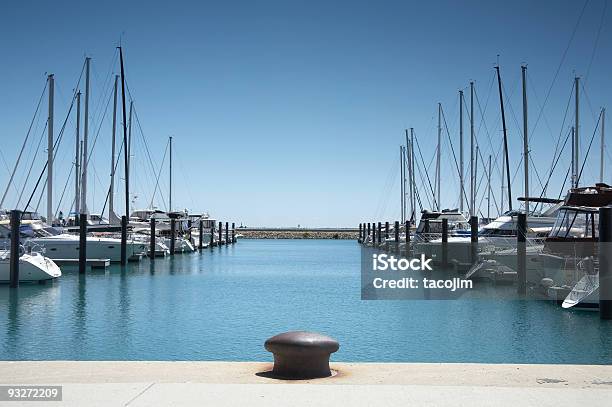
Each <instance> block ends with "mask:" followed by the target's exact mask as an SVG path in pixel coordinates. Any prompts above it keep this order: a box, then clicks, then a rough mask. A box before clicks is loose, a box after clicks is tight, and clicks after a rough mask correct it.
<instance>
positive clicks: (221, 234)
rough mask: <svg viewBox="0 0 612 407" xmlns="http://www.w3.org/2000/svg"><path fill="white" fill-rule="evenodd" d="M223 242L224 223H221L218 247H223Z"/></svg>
mask: <svg viewBox="0 0 612 407" xmlns="http://www.w3.org/2000/svg"><path fill="white" fill-rule="evenodd" d="M222 240H223V222H219V240H218V241H217V245H218V246H219V247H221V244H222V242H221V241H222Z"/></svg>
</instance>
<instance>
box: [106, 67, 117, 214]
mask: <svg viewBox="0 0 612 407" xmlns="http://www.w3.org/2000/svg"><path fill="white" fill-rule="evenodd" d="M118 82H119V75H115V85H114V88H113V130H112V144H111V173H110V190H109V193H108V220H109V222H110V223H112V222H113V219H112V218H113V216H114V214H115V144H116V141H115V138H116V131H117V84H118Z"/></svg>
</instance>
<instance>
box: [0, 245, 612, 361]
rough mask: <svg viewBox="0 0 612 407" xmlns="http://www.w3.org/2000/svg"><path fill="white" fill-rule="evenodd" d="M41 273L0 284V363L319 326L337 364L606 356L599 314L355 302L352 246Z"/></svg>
mask: <svg viewBox="0 0 612 407" xmlns="http://www.w3.org/2000/svg"><path fill="white" fill-rule="evenodd" d="M63 271H64V274H63V275H62V277H61V278H60V279H58V280H56V281H53V282H50V283H49V282H48V283H46V284H32V285H28V284H22V285H21V286H20V288H19V289H18V290H11V289H9V288H8V286H6V285H5V286H0V344H1V345H0V359H2V360H64V359H66V360H227V361H262V360H271V355H270V354H269V353H267V352H266V351H265V350H264V348H263V342H264V340H265V339H266V338H268V337H270V336H272V335H275V334H277V333H279V332H283V331H288V330H311V331H318V332H323V333H325V334H328V335H330V336H332V337H335V338H337V339H338V340H339V342H340V344H341V348H340V351H339V352H338V353H337V354H335V355H334V357H333V359H334V360H336V361H354V362H484V363H580V364H610V363H612V322H610V321H600V320H599V317H598V314H597V313H596V312H583V311H571V310H562V309H561V308H560V307H559V306H557V305H555V304H552V303H548V302H537V301H506V300H449V301H424V300H422V301H362V300H361V298H360V246H359V245H358V244H357V243H356V242H355V241H338V240H241V241H240V242H239V243H238V244H236V245H230V246H224V247H222V248H215V249H214V250H210V249H208V250H204V251H203V252H202V253H192V254H183V255H176V256H174V258H163V259H156V260H155V261H154V262H150V261H149V260H143V261H142V262H140V263H134V264H130V265H128V266H127V267H125V268H123V269H122V268H121V267H120V266H118V265H113V266H111V268H110V269H108V270H107V271H106V272H103V271H88V274H87V275H86V277H84V278H83V277H82V276H81V277H79V275H78V272H77V270H76V268H72V269H71V268H64V270H63Z"/></svg>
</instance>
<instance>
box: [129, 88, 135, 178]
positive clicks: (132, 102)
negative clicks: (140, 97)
mask: <svg viewBox="0 0 612 407" xmlns="http://www.w3.org/2000/svg"><path fill="white" fill-rule="evenodd" d="M133 110H134V101H133V100H130V114H129V116H128V167H129V166H130V165H131V164H132V112H133Z"/></svg>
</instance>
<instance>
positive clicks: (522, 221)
mask: <svg viewBox="0 0 612 407" xmlns="http://www.w3.org/2000/svg"><path fill="white" fill-rule="evenodd" d="M516 223H517V224H516V261H517V268H516V271H517V275H516V277H517V283H518V284H517V287H516V292H517V293H518V294H519V295H525V294H527V214H525V213H519V214H518V216H517V222H516Z"/></svg>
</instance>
